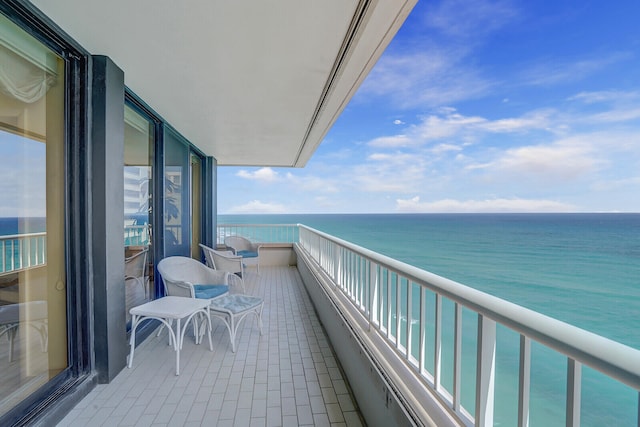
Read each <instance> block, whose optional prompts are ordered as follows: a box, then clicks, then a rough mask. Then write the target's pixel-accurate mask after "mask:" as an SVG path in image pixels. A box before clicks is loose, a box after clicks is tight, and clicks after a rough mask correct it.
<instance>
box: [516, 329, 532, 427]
mask: <svg viewBox="0 0 640 427" xmlns="http://www.w3.org/2000/svg"><path fill="white" fill-rule="evenodd" d="M519 370H520V373H519V377H520V380H519V384H518V427H529V397H530V393H531V392H530V390H531V339H529V338H528V337H526V336H524V335H520V368H519Z"/></svg>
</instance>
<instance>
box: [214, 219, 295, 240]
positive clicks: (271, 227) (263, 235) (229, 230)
mask: <svg viewBox="0 0 640 427" xmlns="http://www.w3.org/2000/svg"><path fill="white" fill-rule="evenodd" d="M235 235H239V236H244V237H246V238H248V239H249V240H251V241H253V242H256V243H295V242H297V241H298V225H296V224H219V225H218V236H217V243H218V244H219V245H222V244H224V238H225V237H226V236H235Z"/></svg>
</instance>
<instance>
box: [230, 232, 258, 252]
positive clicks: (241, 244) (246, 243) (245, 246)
mask: <svg viewBox="0 0 640 427" xmlns="http://www.w3.org/2000/svg"><path fill="white" fill-rule="evenodd" d="M224 244H225V245H226V246H227V247H229V248H232V249H233V251H234V252H236V253H237V252H238V251H249V250H251V249H252V248H253V245H252V244H251V241H250V240H249V239H247V238H246V237H242V236H227V237H225V238H224Z"/></svg>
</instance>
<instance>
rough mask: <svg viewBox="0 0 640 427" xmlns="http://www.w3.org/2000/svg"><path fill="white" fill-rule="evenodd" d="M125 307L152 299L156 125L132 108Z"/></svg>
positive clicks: (127, 114) (127, 130)
mask: <svg viewBox="0 0 640 427" xmlns="http://www.w3.org/2000/svg"><path fill="white" fill-rule="evenodd" d="M124 121H125V127H124V257H125V263H124V264H125V303H126V312H127V322H129V321H130V317H131V315H130V314H129V309H130V308H132V307H135V306H138V305H140V304H143V303H145V302H147V301H150V300H152V299H153V297H154V295H155V288H154V280H153V271H154V269H153V241H152V236H153V227H152V220H151V218H152V215H151V213H152V212H151V207H152V192H153V182H152V177H153V174H152V163H153V147H154V142H155V137H154V136H155V133H154V126H153V122H151V121H150V120H148V119H147V118H146V117H145V116H144V115H142V114H141V113H139V112H138V111H136V110H135V109H134V108H132V107H130V106H129V105H125V109H124Z"/></svg>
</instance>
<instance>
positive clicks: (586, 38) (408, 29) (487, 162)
mask: <svg viewBox="0 0 640 427" xmlns="http://www.w3.org/2000/svg"><path fill="white" fill-rule="evenodd" d="M638 17H640V1H638V0H619V1H615V2H604V1H524V0H522V1H517V0H515V1H509V0H505V1H482V0H481V1H476V0H471V1H469V0H465V1H462V0H452V1H447V0H445V1H428V0H422V1H419V2H418V4H417V6H416V7H415V8H414V10H413V11H412V13H411V15H410V16H409V17H408V19H407V20H406V21H405V24H404V25H403V27H402V28H401V29H400V31H399V32H398V34H397V35H396V37H395V39H394V40H393V42H392V43H391V44H390V45H389V47H388V48H387V50H386V51H385V53H384V54H383V56H382V57H381V59H380V60H379V61H378V63H377V64H376V66H375V67H374V69H373V71H372V72H371V73H370V75H369V76H368V78H367V79H366V80H365V82H364V83H363V85H362V86H361V87H360V89H359V91H358V93H357V94H356V96H355V97H354V98H353V99H352V101H351V102H350V104H349V105H348V106H347V108H346V109H345V111H344V112H343V114H342V115H341V117H340V118H339V119H338V121H337V122H336V124H335V125H334V127H333V128H332V130H331V131H330V132H329V133H328V134H327V136H326V138H325V140H324V141H323V143H322V144H321V146H320V147H319V148H318V150H317V151H316V153H315V154H314V155H313V157H312V158H311V160H310V161H309V162H308V164H307V166H306V167H305V168H300V169H288V168H238V167H220V168H219V169H218V178H219V181H218V182H219V187H218V188H219V193H218V212H219V213H220V214H231V213H356V212H358V213H369V212H371V213H377V212H380V213H399V212H612V211H623V212H640V138H639V135H640V84H639V82H640V25H638V19H639V18H638Z"/></svg>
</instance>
